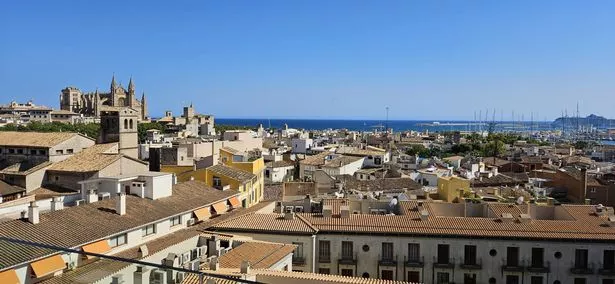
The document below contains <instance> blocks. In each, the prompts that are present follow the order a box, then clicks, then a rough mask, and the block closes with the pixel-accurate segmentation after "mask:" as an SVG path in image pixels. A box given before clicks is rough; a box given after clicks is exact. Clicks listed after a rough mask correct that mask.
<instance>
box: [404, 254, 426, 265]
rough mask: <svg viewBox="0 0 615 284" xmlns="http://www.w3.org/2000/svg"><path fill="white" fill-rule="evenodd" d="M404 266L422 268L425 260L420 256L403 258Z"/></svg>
mask: <svg viewBox="0 0 615 284" xmlns="http://www.w3.org/2000/svg"><path fill="white" fill-rule="evenodd" d="M404 264H405V265H406V267H423V265H425V259H424V258H423V257H422V256H419V257H411V258H406V257H404Z"/></svg>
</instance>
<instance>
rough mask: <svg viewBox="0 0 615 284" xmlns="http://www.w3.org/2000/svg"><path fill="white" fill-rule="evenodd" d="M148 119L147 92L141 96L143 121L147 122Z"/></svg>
mask: <svg viewBox="0 0 615 284" xmlns="http://www.w3.org/2000/svg"><path fill="white" fill-rule="evenodd" d="M146 118H147V102H146V101H145V92H143V95H141V119H142V120H144V121H145V120H146Z"/></svg>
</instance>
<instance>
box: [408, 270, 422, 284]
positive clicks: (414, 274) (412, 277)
mask: <svg viewBox="0 0 615 284" xmlns="http://www.w3.org/2000/svg"><path fill="white" fill-rule="evenodd" d="M406 281H408V282H412V283H419V282H420V281H421V273H420V272H419V271H408V279H406Z"/></svg>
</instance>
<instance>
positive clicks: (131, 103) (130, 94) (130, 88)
mask: <svg viewBox="0 0 615 284" xmlns="http://www.w3.org/2000/svg"><path fill="white" fill-rule="evenodd" d="M126 100H127V101H128V102H127V103H126V106H129V107H134V105H135V85H134V83H133V82H132V77H130V82H128V95H127V97H126Z"/></svg>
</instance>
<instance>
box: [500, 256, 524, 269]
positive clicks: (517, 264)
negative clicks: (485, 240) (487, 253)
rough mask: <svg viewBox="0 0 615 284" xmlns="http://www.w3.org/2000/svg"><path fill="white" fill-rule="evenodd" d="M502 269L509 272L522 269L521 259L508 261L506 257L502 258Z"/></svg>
mask: <svg viewBox="0 0 615 284" xmlns="http://www.w3.org/2000/svg"><path fill="white" fill-rule="evenodd" d="M502 263H503V264H502V270H503V271H510V272H520V271H523V270H524V267H523V260H518V261H508V259H502Z"/></svg>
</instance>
